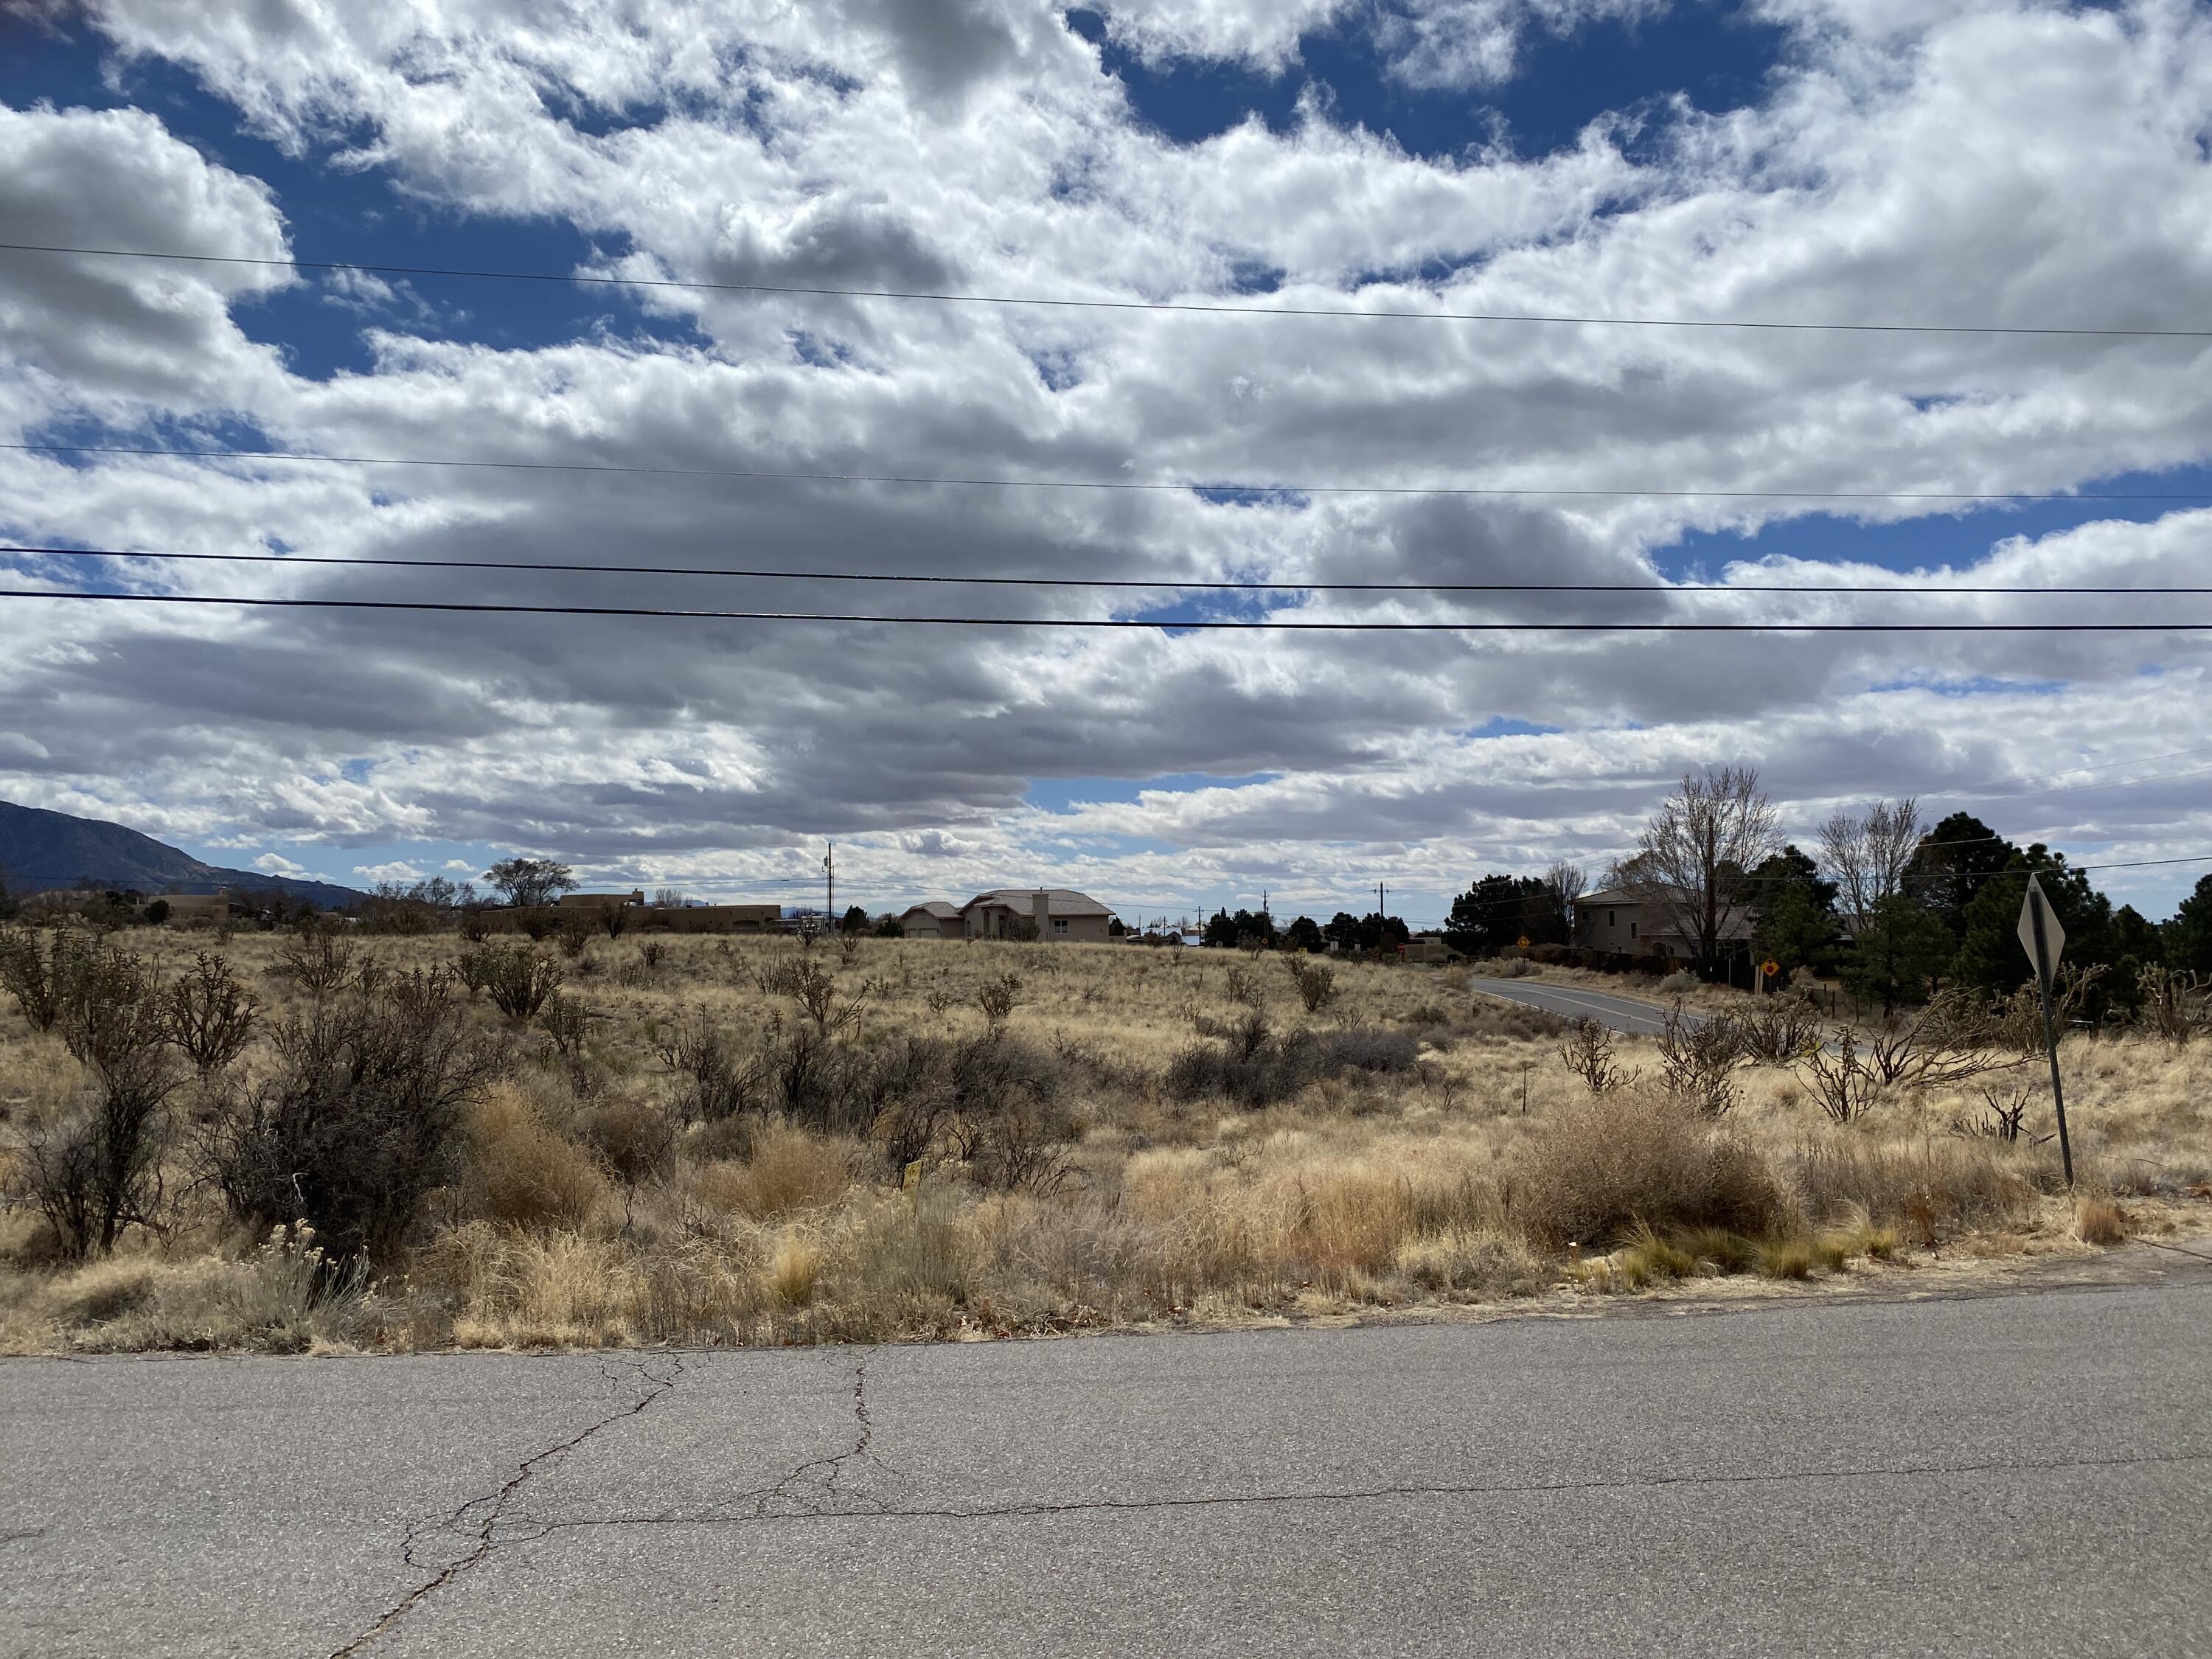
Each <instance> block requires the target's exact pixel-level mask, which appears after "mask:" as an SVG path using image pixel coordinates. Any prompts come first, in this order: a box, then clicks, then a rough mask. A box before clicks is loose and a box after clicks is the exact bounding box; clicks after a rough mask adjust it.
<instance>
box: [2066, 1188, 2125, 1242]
mask: <svg viewBox="0 0 2212 1659" xmlns="http://www.w3.org/2000/svg"><path fill="white" fill-rule="evenodd" d="M2074 1237H2076V1238H2078V1239H2080V1240H2081V1242H2082V1243H2084V1244H2120V1243H2125V1242H2126V1241H2127V1237H2128V1212H2126V1211H2125V1210H2123V1209H2122V1208H2121V1207H2120V1206H2118V1205H2117V1204H2115V1203H2113V1202H2112V1200H2111V1199H2109V1198H2104V1197H2100V1196H2097V1195H2094V1194H2092V1195H2090V1196H2087V1197H2084V1198H2082V1199H2080V1200H2077V1201H2076V1202H2075V1206H2074Z"/></svg>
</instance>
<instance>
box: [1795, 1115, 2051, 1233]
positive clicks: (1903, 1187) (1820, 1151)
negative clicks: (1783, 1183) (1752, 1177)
mask: <svg viewBox="0 0 2212 1659" xmlns="http://www.w3.org/2000/svg"><path fill="white" fill-rule="evenodd" d="M1790 1175H1791V1179H1792V1183H1793V1185H1794V1186H1795V1188H1796V1191H1797V1193H1798V1195H1799V1197H1800V1199H1801V1200H1802V1203H1803V1205H1804V1206H1805V1210H1806V1212H1807V1213H1808V1215H1809V1216H1811V1217H1812V1218H1813V1219H1814V1220H1815V1221H1828V1220H1832V1219H1834V1218H1838V1217H1843V1216H1848V1215H1851V1214H1853V1213H1857V1214H1858V1215H1863V1216H1864V1217H1867V1218H1869V1219H1871V1220H1872V1221H1875V1222H1876V1223H1881V1224H1885V1225H1897V1226H1900V1227H1902V1228H1904V1229H1905V1231H1906V1233H1907V1234H1908V1235H1909V1236H1910V1237H1911V1238H1912V1239H1913V1241H1914V1242H1915V1243H1918V1244H1921V1245H1923V1246H1933V1245H1935V1244H1937V1243H1941V1242H1942V1240H1943V1239H1945V1238H1946V1237H1951V1236H1953V1235H1954V1234H1956V1233H1959V1232H1963V1231H1966V1230H1968V1229H1970V1228H1973V1227H1981V1226H1989V1225H2000V1224H2007V1223H2011V1222H2014V1221H2017V1220H2020V1219H2021V1218H2024V1217H2026V1216H2027V1214H2029V1213H2030V1212H2032V1211H2033V1207H2034V1203H2035V1189H2034V1188H2033V1187H2032V1186H2031V1185H2030V1184H2029V1183H2028V1182H2027V1181H2025V1180H2023V1179H2022V1178H2021V1176H2019V1175H2018V1174H2016V1173H2015V1171H2014V1170H2010V1169H2008V1168H2007V1167H2006V1164H2005V1163H2004V1161H2002V1158H2000V1157H1999V1156H1998V1155H1997V1154H1996V1152H1995V1151H1994V1150H1993V1149H1992V1148H1991V1147H1990V1146H1989V1145H1988V1144H1987V1143H1985V1142H1983V1143H1977V1142H1972V1141H1961V1140H1956V1139H1942V1140H1933V1141H1928V1142H1924V1143H1922V1142H1914V1143H1906V1144H1899V1145H1887V1144H1884V1143H1882V1142H1879V1141H1875V1140H1872V1139H1869V1138H1867V1137H1866V1136H1864V1135H1863V1134H1848V1133H1830V1134H1824V1135H1821V1136H1820V1137H1818V1138H1816V1139H1812V1140H1809V1141H1808V1142H1807V1143H1806V1145H1805V1146H1804V1147H1803V1148H1802V1150H1801V1151H1800V1152H1799V1153H1798V1154H1797V1157H1796V1160H1795V1163H1794V1166H1793V1168H1792V1169H1791V1171H1790Z"/></svg>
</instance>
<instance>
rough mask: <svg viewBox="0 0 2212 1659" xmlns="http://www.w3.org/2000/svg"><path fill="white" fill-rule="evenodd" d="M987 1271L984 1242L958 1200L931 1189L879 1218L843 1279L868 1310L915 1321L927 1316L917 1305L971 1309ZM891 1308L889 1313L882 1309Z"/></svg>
mask: <svg viewBox="0 0 2212 1659" xmlns="http://www.w3.org/2000/svg"><path fill="white" fill-rule="evenodd" d="M982 1265H983V1252H982V1248H981V1240H979V1239H978V1238H977V1237H976V1236H975V1231H974V1230H973V1229H971V1228H970V1227H969V1225H967V1223H966V1220H965V1218H963V1216H962V1215H961V1213H960V1206H959V1203H958V1200H957V1199H956V1198H954V1197H953V1195H952V1194H949V1193H945V1192H939V1191H932V1190H929V1189H927V1188H925V1189H924V1190H922V1191H921V1192H918V1193H916V1194H915V1195H914V1198H913V1199H912V1200H911V1201H908V1200H897V1199H894V1200H890V1202H889V1203H887V1204H885V1205H884V1207H883V1208H882V1209H881V1210H880V1211H878V1213H877V1215H876V1217H875V1218H874V1219H873V1220H872V1223H871V1224H870V1225H868V1226H867V1227H866V1228H865V1229H864V1230H863V1231H862V1232H861V1234H860V1239H859V1241H858V1244H857V1248H856V1249H854V1252H853V1255H852V1257H851V1260H850V1261H849V1263H848V1265H847V1267H846V1272H845V1273H844V1274H842V1275H841V1277H842V1278H844V1279H847V1284H846V1285H845V1286H844V1287H843V1288H844V1289H845V1290H846V1293H847V1295H848V1297H849V1298H850V1299H851V1300H852V1301H854V1303H856V1304H860V1308H861V1310H864V1311H866V1310H869V1304H877V1306H878V1310H880V1312H887V1313H890V1314H891V1315H892V1316H893V1317H894V1318H896V1317H897V1316H900V1315H904V1316H906V1317H912V1316H913V1312H915V1311H923V1310H915V1309H914V1304H917V1303H920V1304H928V1303H931V1302H944V1303H948V1304H952V1305H954V1306H958V1305H959V1304H963V1303H965V1302H966V1301H967V1300H968V1299H969V1297H970V1296H971V1295H972V1294H973V1293H974V1291H975V1281H976V1278H977V1276H978V1274H979V1273H981V1268H982ZM885 1303H888V1304H890V1305H889V1307H888V1308H887V1309H886V1308H882V1306H881V1304H885ZM893 1328H896V1326H894V1327H893Z"/></svg>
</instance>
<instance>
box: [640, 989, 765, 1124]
mask: <svg viewBox="0 0 2212 1659" xmlns="http://www.w3.org/2000/svg"><path fill="white" fill-rule="evenodd" d="M646 1040H647V1042H648V1043H649V1044H650V1045H651V1047H652V1048H653V1053H654V1054H657V1055H659V1059H660V1063H661V1064H662V1065H664V1066H666V1067H668V1069H669V1070H670V1071H671V1072H673V1073H676V1074H677V1075H678V1077H680V1078H682V1079H684V1083H685V1085H686V1087H687V1093H686V1095H685V1098H684V1109H685V1113H686V1115H687V1116H688V1117H690V1119H691V1120H693V1121H696V1122H702V1123H720V1122H723V1121H726V1120H728V1119H731V1118H734V1117H736V1116H738V1115H739V1114H741V1113H743V1112H746V1111H749V1110H757V1109H760V1108H761V1106H762V1104H763V1101H762V1092H763V1084H764V1081H765V1073H766V1070H767V1067H766V1065H765V1063H764V1061H763V1057H762V1056H761V1055H760V1054H757V1053H752V1052H749V1051H748V1050H747V1049H746V1048H744V1045H742V1044H740V1043H739V1042H738V1039H737V1036H736V1035H735V1034H734V1033H732V1032H731V1031H729V1030H726V1029H725V1028H724V1027H723V1026H721V1025H720V1024H717V1023H716V1022H715V1021H714V1020H712V1019H710V1018H708V1017H707V1016H706V1015H704V1014H698V1015H695V1016H694V1017H693V1018H690V1019H688V1020H685V1021H683V1022H681V1023H680V1024H675V1025H670V1026H662V1025H659V1024H653V1025H648V1026H647V1028H646Z"/></svg>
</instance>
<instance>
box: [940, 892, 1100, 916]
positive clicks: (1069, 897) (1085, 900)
mask: <svg viewBox="0 0 2212 1659" xmlns="http://www.w3.org/2000/svg"><path fill="white" fill-rule="evenodd" d="M1040 892H1042V893H1044V894H1045V895H1046V896H1047V897H1046V904H1045V914H1046V915H1049V916H1110V915H1113V914H1114V913H1113V912H1112V911H1111V910H1109V909H1108V908H1106V907H1105V906H1104V905H1103V904H1101V903H1100V902H1098V901H1097V899H1095V898H1093V897H1091V895H1090V894H1088V893H1079V892H1077V891H1076V890H1074V889H1073V888H1072V887H1046V888H1036V887H994V888H993V889H992V890H990V891H989V892H987V893H978V894H976V895H975V897H974V898H971V899H969V901H968V902H967V903H965V904H963V905H962V906H961V907H960V908H962V909H963V910H972V909H974V908H975V907H976V906H977V905H979V904H1003V905H1005V906H1006V908H1007V909H1009V910H1012V911H1015V912H1017V913H1018V914H1020V915H1024V916H1027V915H1035V914H1036V908H1035V907H1036V896H1037V894H1038V893H1040Z"/></svg>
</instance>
